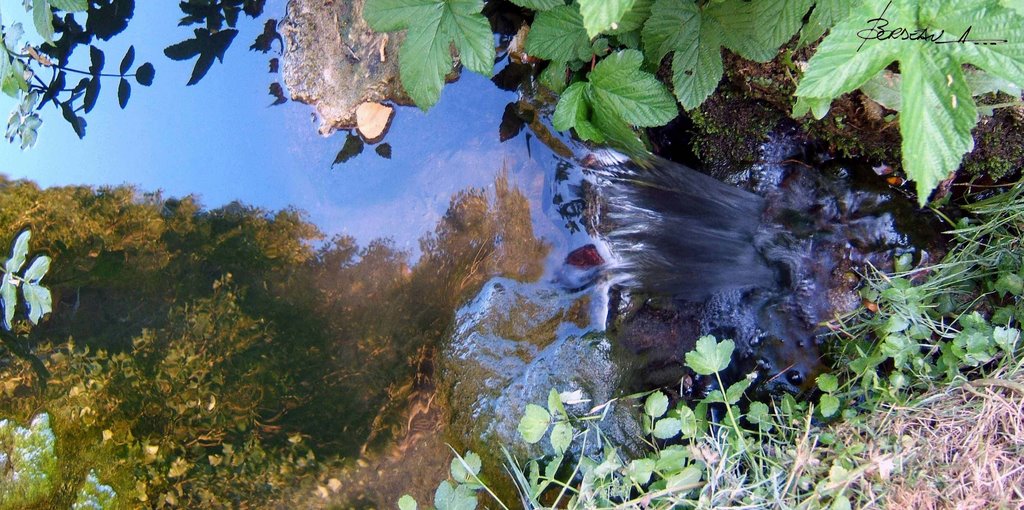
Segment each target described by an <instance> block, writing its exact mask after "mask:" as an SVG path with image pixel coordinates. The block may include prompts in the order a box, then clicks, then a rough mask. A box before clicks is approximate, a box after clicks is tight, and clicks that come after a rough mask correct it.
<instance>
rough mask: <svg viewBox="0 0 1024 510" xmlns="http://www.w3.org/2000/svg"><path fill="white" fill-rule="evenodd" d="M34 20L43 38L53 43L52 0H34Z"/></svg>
mask: <svg viewBox="0 0 1024 510" xmlns="http://www.w3.org/2000/svg"><path fill="white" fill-rule="evenodd" d="M32 22H33V23H35V25H36V31H37V32H39V35H41V36H42V37H43V40H44V41H46V42H48V43H50V44H53V11H52V10H50V0H32Z"/></svg>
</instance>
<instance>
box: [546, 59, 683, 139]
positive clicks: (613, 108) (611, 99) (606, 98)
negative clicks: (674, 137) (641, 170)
mask: <svg viewBox="0 0 1024 510" xmlns="http://www.w3.org/2000/svg"><path fill="white" fill-rule="evenodd" d="M641 65H643V55H642V54H641V53H640V52H639V51H636V50H625V51H620V52H617V53H613V54H611V55H609V56H608V57H606V58H605V59H604V60H602V61H601V62H599V63H598V64H597V66H596V67H595V68H594V71H593V72H591V73H590V76H589V77H588V78H589V81H587V82H578V83H574V84H573V85H572V86H570V87H569V88H568V89H566V91H565V92H564V93H563V94H562V97H561V98H560V99H559V101H558V105H557V106H556V107H555V114H554V117H553V119H552V121H553V123H554V126H555V128H556V129H558V130H560V131H564V130H566V129H569V128H575V129H576V134H577V135H579V137H580V138H582V139H584V140H591V141H595V142H602V141H610V142H611V143H612V144H613V145H615V146H616V147H617V148H619V149H621V150H623V151H625V152H626V153H627V154H629V155H631V156H640V155H643V154H645V153H646V147H645V145H644V143H643V142H642V141H641V140H640V138H639V137H638V136H637V135H636V133H635V132H634V131H633V128H632V126H640V127H647V126H660V125H662V124H665V123H667V122H668V121H670V120H672V119H673V118H674V117H675V116H676V114H677V113H678V110H677V108H676V105H675V101H674V100H673V99H672V95H671V94H669V92H668V90H666V89H665V86H664V85H662V84H661V82H659V81H658V79H657V78H655V76H654V75H652V74H650V73H648V72H645V71H643V70H641V69H640V67H641Z"/></svg>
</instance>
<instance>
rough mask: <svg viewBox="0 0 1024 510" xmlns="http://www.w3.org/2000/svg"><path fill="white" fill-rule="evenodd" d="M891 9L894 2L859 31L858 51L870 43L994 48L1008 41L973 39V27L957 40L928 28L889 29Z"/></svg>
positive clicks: (968, 28)
mask: <svg viewBox="0 0 1024 510" xmlns="http://www.w3.org/2000/svg"><path fill="white" fill-rule="evenodd" d="M889 7H892V0H890V1H889V3H888V4H886V5H885V9H883V10H882V14H880V15H878V17H877V18H871V19H869V20H868V23H870V24H871V27H869V28H865V29H863V30H859V31H858V32H857V37H859V38H860V39H861V42H860V46H858V47H857V51H860V49H861V48H863V47H864V44H865V43H867V42H868V41H871V40H875V41H931V42H933V43H935V44H953V43H959V44H964V43H974V44H982V45H987V46H992V45H996V44H1003V43H1005V42H1007V40H1006V39H971V38H970V35H971V29H972V28H974V27H973V26H968V27H967V30H964V33H963V34H961V35H960V37H959V38H957V39H944V36H945V35H946V31H945V30H939V31H937V32H933V31H929V30H928V29H927V28H918V29H915V30H909V29H907V28H904V27H896V28H889V20H888V19H886V18H885V13H886V12H888V11H889Z"/></svg>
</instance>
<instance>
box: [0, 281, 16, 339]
mask: <svg viewBox="0 0 1024 510" xmlns="http://www.w3.org/2000/svg"><path fill="white" fill-rule="evenodd" d="M0 276H2V277H3V279H4V281H3V283H2V284H0V305H3V309H4V316H3V319H4V322H3V324H2V326H3V328H4V329H6V330H7V331H10V330H11V327H12V326H13V325H14V310H15V309H16V308H17V306H18V288H17V287H15V286H14V284H13V283H11V281H10V276H9V275H6V274H5V275H0Z"/></svg>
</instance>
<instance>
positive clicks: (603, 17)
mask: <svg viewBox="0 0 1024 510" xmlns="http://www.w3.org/2000/svg"><path fill="white" fill-rule="evenodd" d="M578 1H579V4H580V14H582V15H583V26H584V27H586V29H587V35H588V36H590V37H597V35H598V34H600V33H601V32H604V31H606V30H608V29H612V28H618V23H619V21H621V20H622V17H623V16H624V15H625V14H626V12H627V11H629V10H630V9H631V8H632V7H633V4H634V2H635V1H636V0H578ZM613 26H614V27H613Z"/></svg>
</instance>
